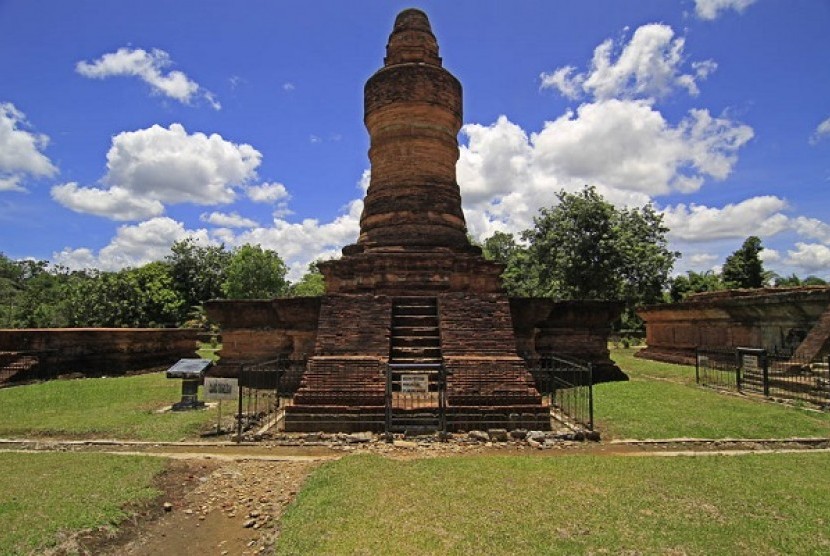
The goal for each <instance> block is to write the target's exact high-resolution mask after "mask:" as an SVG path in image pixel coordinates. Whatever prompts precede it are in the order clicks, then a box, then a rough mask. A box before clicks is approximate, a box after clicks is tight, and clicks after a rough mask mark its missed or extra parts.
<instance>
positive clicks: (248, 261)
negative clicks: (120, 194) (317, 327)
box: [0, 239, 323, 328]
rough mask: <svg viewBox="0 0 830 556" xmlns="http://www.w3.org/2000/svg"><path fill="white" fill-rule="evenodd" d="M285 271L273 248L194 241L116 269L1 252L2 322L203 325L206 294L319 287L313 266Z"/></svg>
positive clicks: (270, 293) (316, 290)
mask: <svg viewBox="0 0 830 556" xmlns="http://www.w3.org/2000/svg"><path fill="white" fill-rule="evenodd" d="M286 272H287V268H286V266H285V262H284V261H283V260H282V259H281V258H280V256H279V255H278V254H277V253H276V252H275V251H271V250H267V249H262V248H261V247H259V246H253V245H243V246H241V247H238V248H235V249H232V250H228V249H226V248H225V246H224V245H219V246H215V245H214V246H203V245H199V244H197V243H196V242H195V241H194V240H193V239H185V240H183V241H179V242H177V243H175V244H174V245H173V246H172V248H171V254H170V255H169V256H167V257H166V258H165V259H164V260H163V261H156V262H152V263H148V264H145V265H143V266H139V267H135V268H125V269H123V270H119V271H115V272H107V271H101V270H89V269H87V270H69V269H67V268H64V267H60V266H51V265H50V264H49V263H48V262H47V261H33V260H11V259H9V258H8V257H6V256H5V255H3V254H0V327H6V328H46V327H86V326H92V327H124V326H135V327H165V326H197V327H200V326H204V325H206V322H205V318H204V313H203V311H202V308H201V306H202V303H203V302H204V301H207V300H210V299H256V298H270V297H275V296H281V295H319V294H320V293H322V290H323V279H322V276H321V275H320V274H319V272H318V271H317V267H316V264H312V265H310V266H309V272H308V273H307V274H306V275H305V276H303V278H302V279H301V280H300V281H299V282H297V283H295V284H291V283H289V282H288V281H287V280H286Z"/></svg>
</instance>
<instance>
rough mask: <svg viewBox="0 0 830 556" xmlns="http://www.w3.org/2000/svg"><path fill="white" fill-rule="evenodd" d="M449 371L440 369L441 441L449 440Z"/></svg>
mask: <svg viewBox="0 0 830 556" xmlns="http://www.w3.org/2000/svg"><path fill="white" fill-rule="evenodd" d="M446 396H447V370H446V368H445V367H444V365H443V364H442V365H441V368H440V369H438V412H439V415H438V420H439V422H440V426H441V439H442V440H445V441H446V439H447V398H446Z"/></svg>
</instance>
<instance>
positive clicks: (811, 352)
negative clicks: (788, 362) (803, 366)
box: [793, 305, 830, 361]
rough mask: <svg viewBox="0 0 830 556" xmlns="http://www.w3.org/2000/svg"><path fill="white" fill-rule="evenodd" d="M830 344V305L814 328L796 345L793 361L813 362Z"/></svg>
mask: <svg viewBox="0 0 830 556" xmlns="http://www.w3.org/2000/svg"><path fill="white" fill-rule="evenodd" d="M828 343H830V305H828V306H827V308H826V309H825V310H824V312H823V313H822V314H821V316H820V317H819V319H818V322H816V324H815V326H813V328H811V329H810V332H808V333H807V336H806V337H805V338H804V340H803V341H802V342H801V343H800V344H799V345H798V348H796V350H795V353H794V354H793V359H796V360H798V361H813V360H814V359H816V358H818V356H819V355H820V354H821V352H822V351H823V350H824V349H825V347H827V345H828Z"/></svg>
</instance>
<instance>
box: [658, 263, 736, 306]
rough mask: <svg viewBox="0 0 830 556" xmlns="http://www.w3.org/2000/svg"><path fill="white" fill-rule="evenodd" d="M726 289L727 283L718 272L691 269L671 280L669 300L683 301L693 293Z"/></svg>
mask: <svg viewBox="0 0 830 556" xmlns="http://www.w3.org/2000/svg"><path fill="white" fill-rule="evenodd" d="M724 289H726V285H725V284H724V283H723V281H722V280H721V278H720V274H717V273H715V272H713V271H711V270H707V271H706V272H695V271H694V270H690V271H688V272H687V273H686V275H685V276H684V275H682V274H681V275H679V276H675V277H674V278H672V279H670V280H669V300H670V301H672V302H675V303H676V302H678V301H683V300H684V299H686V297H688V295H689V294H692V293H701V292H713V291H718V290H724Z"/></svg>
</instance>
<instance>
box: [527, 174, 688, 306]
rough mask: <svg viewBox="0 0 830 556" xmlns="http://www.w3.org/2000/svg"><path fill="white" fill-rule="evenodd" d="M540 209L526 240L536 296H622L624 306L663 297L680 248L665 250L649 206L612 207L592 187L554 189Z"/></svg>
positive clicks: (663, 233)
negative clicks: (550, 202)
mask: <svg viewBox="0 0 830 556" xmlns="http://www.w3.org/2000/svg"><path fill="white" fill-rule="evenodd" d="M557 198H558V199H559V204H557V205H556V206H554V207H552V208H547V209H542V210H541V211H540V215H539V216H538V217H536V218H534V228H533V229H532V230H527V231H525V232H524V233H523V234H522V237H523V239H524V240H525V241H527V242H528V258H527V260H526V261H525V263H524V264H525V265H526V267H525V270H526V273H525V274H526V275H527V276H528V278H527V281H528V282H527V283H529V284H530V285H531V288H530V289H531V290H532V292H531V293H533V294H535V295H542V296H545V297H555V298H559V299H604V300H614V299H620V300H624V301H625V302H626V304H627V306H628V307H630V308H631V307H634V306H636V305H639V304H643V303H655V302H658V301H660V300H662V292H663V289H664V287H665V285H666V284H667V282H668V279H669V272H670V271H671V269H672V267H673V266H674V262H675V260H676V259H677V258H678V257H679V256H680V254H679V253H677V252H674V251H670V250H669V249H668V240H667V239H666V232H668V228H666V227H665V226H664V225H663V222H662V216H661V215H660V214H658V213H657V212H656V211H654V209H653V208H652V207H651V206H645V207H641V208H635V209H624V210H619V209H616V208H615V207H614V206H613V205H611V204H610V203H608V202H607V201H605V199H603V197H602V196H601V195H600V194H599V193H597V191H596V189H594V188H593V187H586V188H584V189H583V190H582V191H580V192H578V193H574V194H571V193H566V192H564V191H562V192H560V193H559V194H557Z"/></svg>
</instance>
